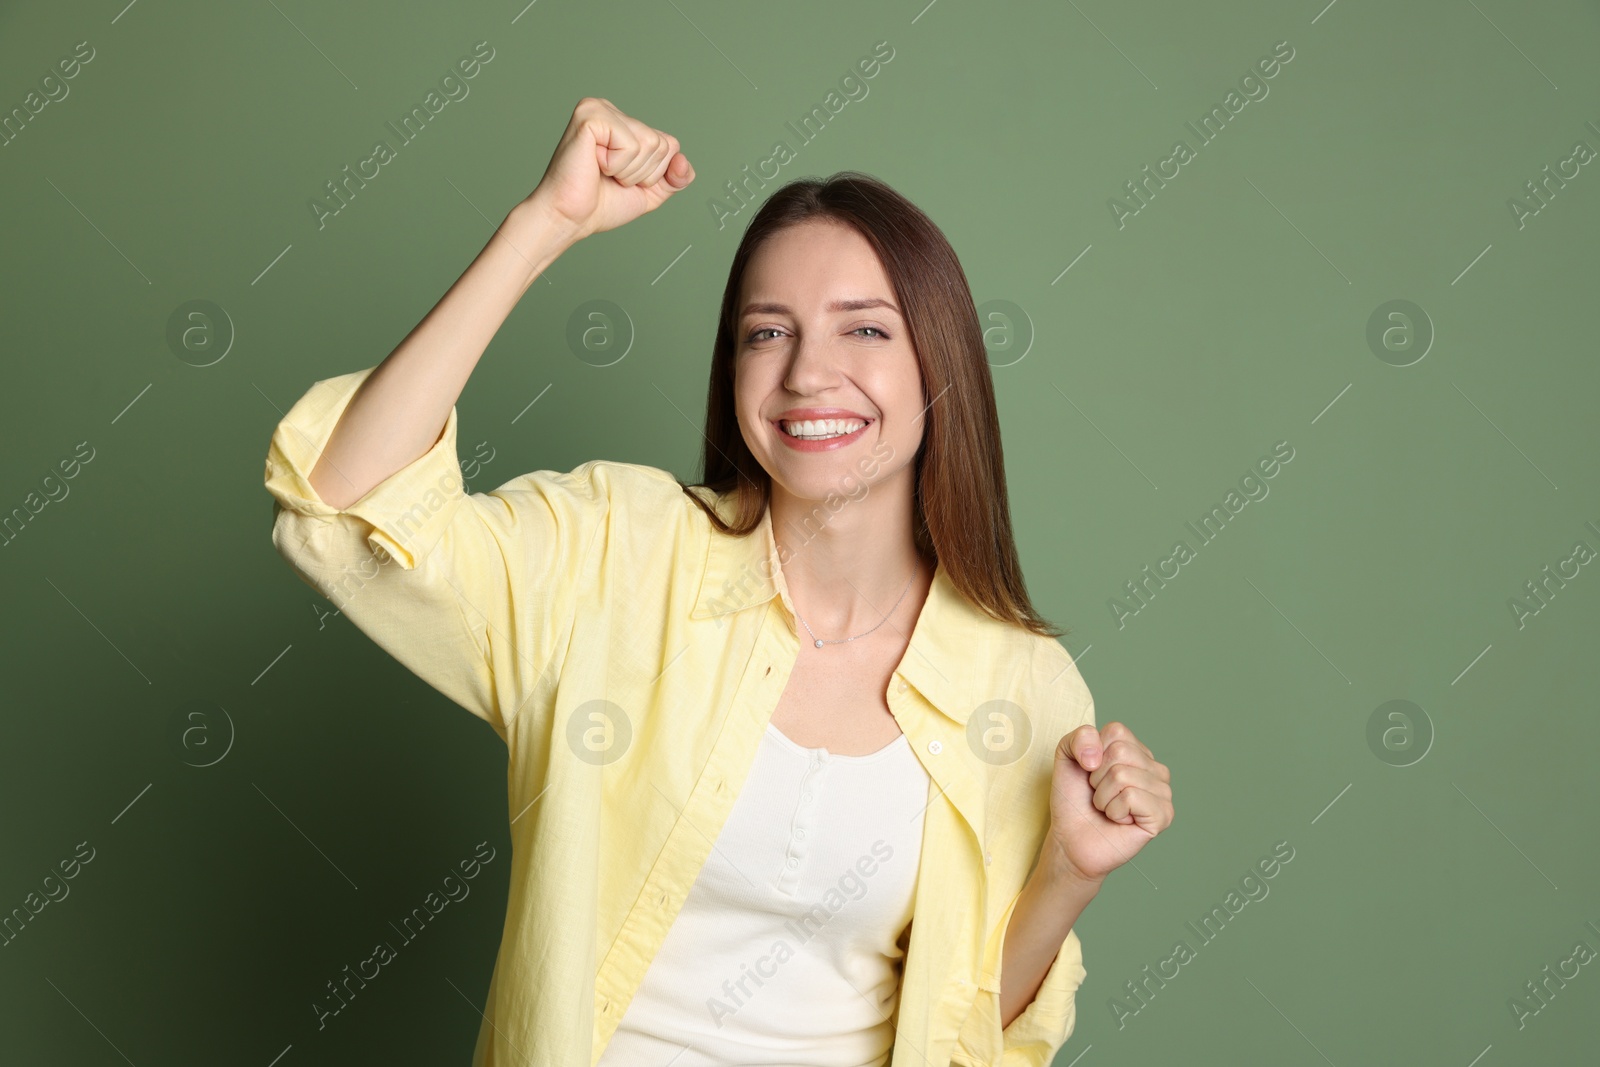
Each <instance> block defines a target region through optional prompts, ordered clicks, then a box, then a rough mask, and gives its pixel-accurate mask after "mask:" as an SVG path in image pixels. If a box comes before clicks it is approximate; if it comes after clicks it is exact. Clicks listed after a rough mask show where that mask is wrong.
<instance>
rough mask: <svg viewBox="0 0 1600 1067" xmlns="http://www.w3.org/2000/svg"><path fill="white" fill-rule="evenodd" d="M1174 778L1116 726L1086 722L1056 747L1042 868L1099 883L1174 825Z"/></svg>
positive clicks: (1133, 738)
mask: <svg viewBox="0 0 1600 1067" xmlns="http://www.w3.org/2000/svg"><path fill="white" fill-rule="evenodd" d="M1171 781H1172V775H1171V773H1170V772H1169V771H1168V770H1167V765H1166V764H1164V763H1160V762H1158V761H1157V760H1156V758H1155V756H1154V755H1153V754H1152V753H1151V751H1150V750H1149V749H1148V748H1146V747H1145V746H1144V745H1143V744H1142V743H1141V742H1140V741H1139V739H1138V738H1137V737H1134V736H1133V731H1132V730H1130V729H1128V728H1127V727H1126V726H1124V725H1122V723H1120V722H1111V723H1107V724H1106V725H1105V726H1104V727H1103V728H1101V729H1098V730H1097V729H1095V727H1093V726H1091V725H1089V724H1085V725H1083V726H1080V727H1078V728H1077V729H1076V730H1074V731H1072V732H1071V733H1069V734H1066V735H1064V736H1063V737H1062V738H1061V742H1060V743H1059V744H1058V745H1056V762H1055V772H1054V775H1053V777H1052V781H1051V786H1050V833H1049V834H1048V835H1046V837H1045V843H1044V851H1043V853H1042V854H1041V856H1040V860H1039V862H1040V866H1045V865H1046V864H1049V865H1050V866H1049V867H1048V868H1047V869H1048V870H1050V871H1051V873H1053V874H1057V875H1060V876H1062V877H1065V878H1070V879H1075V880H1077V881H1082V882H1093V883H1098V882H1100V881H1102V880H1103V879H1104V878H1105V876H1106V875H1108V874H1110V873H1111V872H1112V871H1114V870H1116V869H1117V868H1118V867H1120V866H1122V865H1123V864H1124V863H1127V862H1128V861H1129V860H1130V859H1132V858H1133V857H1134V854H1135V853H1137V852H1138V851H1139V850H1140V849H1141V848H1143V847H1144V846H1145V843H1146V842H1148V841H1149V840H1150V839H1151V838H1152V837H1155V836H1156V835H1157V834H1159V833H1160V832H1161V831H1162V830H1165V829H1166V828H1167V827H1168V826H1171V825H1172V819H1173V815H1174V812H1173V809H1172V786H1171V784H1170V783H1171Z"/></svg>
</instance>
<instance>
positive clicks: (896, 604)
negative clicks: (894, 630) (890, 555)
mask: <svg viewBox="0 0 1600 1067" xmlns="http://www.w3.org/2000/svg"><path fill="white" fill-rule="evenodd" d="M916 576H917V572H916V571H915V570H913V571H912V572H911V578H907V579H906V587H905V588H904V589H902V590H900V600H904V599H905V598H906V594H907V593H909V592H910V591H911V579H912V578H915V577H916ZM900 600H896V601H895V602H894V608H898V607H899V606H900ZM894 608H890V609H889V610H888V611H887V612H885V613H884V616H883V618H881V619H879V620H878V626H882V625H883V624H884V623H886V622H888V621H889V616H890V615H893V614H894ZM794 617H795V618H797V619H800V612H798V611H796V612H795V613H794ZM800 625H801V626H805V627H806V633H808V634H810V635H811V639H812V640H813V641H814V642H816V646H817V647H818V648H821V647H822V646H823V645H842V644H844V643H845V642H846V641H854V640H856V638H858V637H865V636H867V634H870V633H871V632H872V630H876V629H877V628H878V626H874V627H873V628H872V630H868V631H866V633H859V634H856V636H855V637H834V638H830V639H828V640H827V641H824V640H823V639H822V638H820V637H818V636H817V634H816V631H814V630H812V629H811V627H810V626H806V620H804V619H800Z"/></svg>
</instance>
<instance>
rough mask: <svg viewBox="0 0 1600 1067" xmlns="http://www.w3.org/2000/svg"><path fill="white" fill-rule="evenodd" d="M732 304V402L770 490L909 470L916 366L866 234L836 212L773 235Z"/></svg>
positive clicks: (845, 485)
mask: <svg viewBox="0 0 1600 1067" xmlns="http://www.w3.org/2000/svg"><path fill="white" fill-rule="evenodd" d="M863 305H867V306H863ZM739 313H740V315H739V319H738V322H737V327H736V330H735V334H734V341H735V345H736V347H735V355H734V403H735V406H736V409H737V412H738V416H739V428H740V430H741V431H742V432H743V435H744V440H745V444H746V445H747V446H748V447H749V449H750V451H751V453H752V454H753V455H754V456H755V457H756V459H757V460H758V461H759V462H760V463H761V466H762V467H763V468H765V470H766V471H767V473H768V474H769V475H771V476H772V479H773V481H774V483H776V484H775V486H774V491H777V489H778V487H779V486H781V487H782V488H783V489H784V490H787V491H788V492H789V493H790V494H792V495H793V496H796V497H799V498H801V499H804V500H823V499H826V498H827V497H828V496H829V495H830V494H835V493H837V494H839V495H842V496H849V497H856V496H859V495H860V494H862V493H864V492H865V491H866V490H865V486H866V485H868V484H873V485H876V484H879V483H882V482H883V481H884V480H885V479H887V478H888V477H890V476H892V475H894V474H896V473H897V472H899V471H901V470H905V469H914V468H911V467H910V464H911V461H912V459H913V457H915V455H916V452H917V447H918V445H919V444H920V443H921V441H922V430H923V408H924V406H925V405H926V403H927V400H926V398H925V397H924V396H923V389H922V374H921V370H920V368H919V367H918V365H917V356H916V352H915V351H914V350H913V349H912V347H911V341H910V339H909V338H908V337H907V335H906V325H905V320H904V319H903V318H901V316H900V312H899V310H898V306H897V305H896V302H895V298H894V291H893V288H892V287H891V286H890V284H889V278H888V276H887V275H886V274H885V273H884V270H883V265H882V264H881V263H880V262H879V261H878V257H877V254H876V253H874V252H873V250H872V246H871V245H870V244H868V243H867V240H866V238H864V237H862V236H861V235H860V234H859V233H857V232H856V231H855V230H854V229H852V228H850V227H849V226H846V225H843V224H841V223H837V222H833V221H831V220H830V221H811V222H804V223H800V224H798V225H794V226H790V227H787V228H785V229H783V230H781V231H779V232H778V233H776V234H774V235H772V236H771V237H770V238H768V239H767V240H766V241H765V242H764V243H763V244H762V245H761V247H760V248H758V249H757V250H756V252H755V254H754V255H753V256H752V257H751V259H750V262H749V264H748V266H747V268H746V270H745V276H744V283H743V291H742V292H741V294H740V303H739ZM807 422H809V423H810V425H809V426H808V425H806V423H807ZM796 434H799V435H802V436H800V437H797V436H796ZM805 438H809V439H805Z"/></svg>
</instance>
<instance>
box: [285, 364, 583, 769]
mask: <svg viewBox="0 0 1600 1067" xmlns="http://www.w3.org/2000/svg"><path fill="white" fill-rule="evenodd" d="M375 369H376V368H375V367H369V368H367V369H365V370H361V371H355V372H352V373H350V374H344V375H340V376H337V377H334V378H328V379H325V380H323V381H319V382H317V383H315V384H314V385H313V386H312V387H311V389H310V390H308V391H307V392H306V394H305V395H304V396H303V397H301V398H300V399H299V400H298V401H297V402H296V403H295V404H294V405H293V407H292V408H291V409H290V410H289V412H288V414H286V415H285V416H284V417H283V419H282V420H281V421H280V422H279V423H278V425H277V427H276V429H275V430H274V431H273V434H272V439H271V442H270V444H269V446H268V451H267V463H266V488H267V490H268V492H270V493H271V494H272V496H273V497H274V498H275V500H276V502H277V503H276V506H275V510H274V520H273V527H272V543H273V545H274V547H275V548H276V549H277V551H278V553H279V554H280V555H281V556H283V557H284V559H286V560H287V561H288V562H289V563H290V565H291V566H292V567H293V569H294V570H295V572H296V573H297V574H298V575H299V576H300V577H301V579H302V580H304V581H305V582H306V583H307V584H309V585H310V586H311V587H312V588H314V589H316V590H317V591H318V592H319V593H321V594H322V595H324V596H325V597H327V598H328V599H329V600H331V601H332V602H333V604H334V606H335V608H337V609H338V611H339V612H340V613H341V614H343V615H345V616H347V617H348V618H349V619H350V621H351V622H353V623H354V624H355V625H356V627H357V628H358V629H360V630H361V631H362V632H363V633H365V634H366V635H367V636H368V637H370V638H371V639H372V640H373V641H374V642H376V643H377V644H378V645H379V646H380V647H382V648H383V649H384V650H385V651H386V652H388V653H389V654H390V655H391V656H393V657H394V658H395V659H397V660H399V661H400V662H401V663H402V664H404V665H405V666H406V667H407V668H409V669H410V670H411V671H412V672H413V673H414V674H416V675H417V676H418V677H420V678H422V679H423V680H424V681H426V682H427V683H428V684H430V685H431V686H433V687H434V688H435V689H437V690H438V691H439V692H441V693H443V694H444V695H445V696H447V697H449V698H450V699H451V700H453V701H454V702H455V703H457V704H459V705H461V706H462V707H464V708H466V709H467V710H468V711H470V712H472V713H473V714H474V715H476V716H478V717H479V718H481V719H484V720H485V721H487V722H488V723H489V724H490V725H491V726H493V727H494V729H495V732H496V733H498V734H499V735H500V736H501V737H502V738H504V737H505V736H506V732H507V729H508V728H509V726H510V724H511V723H512V721H513V720H514V719H515V718H516V716H517V714H518V709H519V708H520V707H521V706H522V705H523V704H524V702H526V701H528V700H529V698H530V697H531V696H532V694H533V693H534V692H535V691H536V688H537V687H538V685H539V684H540V682H541V680H542V679H544V676H545V672H546V671H547V670H551V669H554V668H553V664H552V661H553V659H554V658H555V655H556V653H557V650H558V649H559V648H561V647H562V641H563V636H564V634H566V633H567V632H568V630H569V628H570V625H571V620H572V614H573V610H574V605H575V603H576V597H577V595H578V593H577V585H578V583H579V581H580V578H579V576H580V575H581V574H582V572H583V562H584V556H585V553H586V551H587V549H588V548H589V546H590V545H592V544H593V542H594V540H595V537H594V534H595V532H596V530H597V529H598V528H599V526H600V524H601V523H602V522H603V521H604V519H605V516H606V513H607V510H608V508H609V506H610V502H611V501H610V493H609V486H610V482H609V480H608V479H607V478H606V477H605V475H604V474H603V473H602V472H600V471H598V470H597V468H596V463H597V462H598V461H596V463H588V464H584V465H583V466H581V467H579V468H577V469H576V470H575V471H572V472H570V473H566V474H562V473H556V472H551V471H538V472H534V473H532V474H526V475H522V476H520V477H519V478H516V479H513V480H512V481H510V482H508V483H506V484H505V485H502V486H501V487H500V488H499V489H496V490H495V491H494V492H492V493H474V494H471V495H467V494H466V493H465V492H464V489H463V484H462V478H461V467H460V463H459V461H458V458H457V450H456V425H457V415H456V410H455V408H454V407H452V408H451V410H450V414H449V416H448V418H447V419H446V422H445V426H444V430H443V432H442V433H441V434H440V436H439V439H438V440H437V441H436V442H434V444H433V445H432V446H431V447H430V448H429V449H428V451H427V452H425V453H423V454H422V455H421V456H419V457H418V458H417V459H415V460H413V461H412V462H411V463H409V464H407V465H406V466H404V467H402V468H400V469H399V470H398V471H396V472H395V473H393V474H392V475H390V476H389V477H388V478H385V479H384V480H383V481H382V482H379V483H378V484H377V485H376V486H374V487H373V488H372V489H371V491H369V492H368V493H367V494H366V495H365V496H363V497H362V498H361V499H360V500H357V501H355V502H354V503H352V504H350V505H349V506H348V507H346V508H343V509H340V508H335V507H332V506H331V505H329V504H328V503H327V502H326V501H324V500H323V499H322V498H321V497H320V496H319V495H318V494H317V492H316V490H315V489H314V488H312V486H311V482H310V474H311V471H312V469H313V468H314V467H315V466H316V463H317V459H318V457H319V456H321V454H322V451H323V449H324V448H325V447H326V446H327V443H328V440H329V438H330V437H331V435H332V433H333V430H334V427H335V426H336V425H337V424H338V422H339V419H340V417H341V416H342V415H343V413H344V411H345V409H346V408H347V407H348V405H349V403H350V401H351V399H352V398H353V397H354V395H355V393H356V390H357V389H359V388H360V386H361V383H362V382H363V381H365V380H366V378H367V377H368V376H369V375H370V374H371V373H372V371H373V370H375Z"/></svg>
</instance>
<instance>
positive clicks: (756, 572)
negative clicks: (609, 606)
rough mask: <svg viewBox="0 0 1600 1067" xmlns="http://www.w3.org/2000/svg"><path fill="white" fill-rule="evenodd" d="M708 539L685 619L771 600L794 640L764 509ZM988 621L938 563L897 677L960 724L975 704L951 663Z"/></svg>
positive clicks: (723, 504) (727, 502)
mask: <svg viewBox="0 0 1600 1067" xmlns="http://www.w3.org/2000/svg"><path fill="white" fill-rule="evenodd" d="M731 500H732V494H726V495H724V496H723V497H721V498H720V499H719V500H718V505H717V506H718V509H719V512H720V513H721V514H722V515H723V516H724V517H725V518H731V517H732V515H731V512H732V506H731ZM710 542H711V543H710V546H709V547H708V548H707V550H706V562H705V569H704V570H703V571H702V572H701V578H700V591H699V595H698V597H697V598H696V600H695V605H694V608H693V609H692V610H691V612H690V617H691V618H695V619H704V618H711V617H713V616H717V615H722V614H726V613H728V612H735V611H744V610H748V609H749V608H753V607H757V606H759V605H763V604H766V603H767V602H768V601H770V600H771V599H772V598H773V597H775V596H776V597H778V598H779V599H780V600H781V602H782V604H783V607H784V610H785V612H786V621H788V623H789V629H790V630H791V631H793V632H795V633H796V636H798V628H797V627H796V625H795V618H796V616H795V611H794V602H793V601H792V600H790V598H789V589H788V585H787V583H785V581H784V578H783V568H782V566H781V565H780V563H779V557H778V547H777V541H776V540H775V539H774V537H773V534H772V509H771V507H770V506H769V507H768V508H767V510H766V511H765V512H763V513H762V516H761V522H760V525H759V526H758V527H757V528H756V529H755V530H754V531H752V532H751V533H750V534H749V535H747V536H745V537H734V536H731V535H728V534H724V533H722V532H720V531H718V530H717V529H715V528H714V527H713V528H712V530H711V536H710ZM989 621H990V620H989V618H988V616H986V615H984V614H983V613H982V612H980V611H978V610H977V609H976V608H975V607H973V606H972V605H971V603H969V602H968V601H967V599H966V598H965V597H963V596H962V595H961V593H960V592H959V591H958V590H957V589H956V588H955V586H954V585H953V584H951V582H950V576H949V575H948V574H947V573H946V572H945V569H944V565H943V564H942V563H940V564H938V565H937V566H936V567H935V568H934V574H933V583H932V585H931V586H930V587H929V589H928V597H927V600H926V601H925V602H924V603H923V606H922V612H921V614H920V615H919V616H918V617H917V624H916V627H915V629H913V631H912V633H911V641H910V644H909V646H908V648H907V652H906V656H905V659H904V660H903V661H902V663H901V665H900V673H901V674H902V675H903V676H904V677H905V679H906V680H907V681H908V682H910V683H911V684H912V685H914V686H916V687H917V690H918V692H920V693H921V694H922V695H923V696H924V697H926V698H927V700H928V702H929V703H930V704H932V705H933V706H934V707H935V708H937V709H938V710H939V711H940V712H941V713H943V714H944V715H945V716H946V717H947V718H949V719H950V720H952V721H953V722H955V723H956V724H958V725H960V726H965V725H966V723H967V719H968V717H970V716H971V714H972V709H973V707H974V702H973V700H972V696H971V692H970V690H969V689H968V682H967V681H966V680H965V676H964V675H962V674H960V673H959V672H957V671H956V670H955V665H956V664H959V663H962V662H964V661H966V660H967V659H969V658H970V656H971V649H970V648H963V645H965V644H967V643H968V642H970V641H971V640H972V637H973V635H974V633H975V632H976V631H975V625H976V626H977V627H980V628H981V627H982V626H983V624H984V623H987V622H989ZM964 624H965V625H964Z"/></svg>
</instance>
